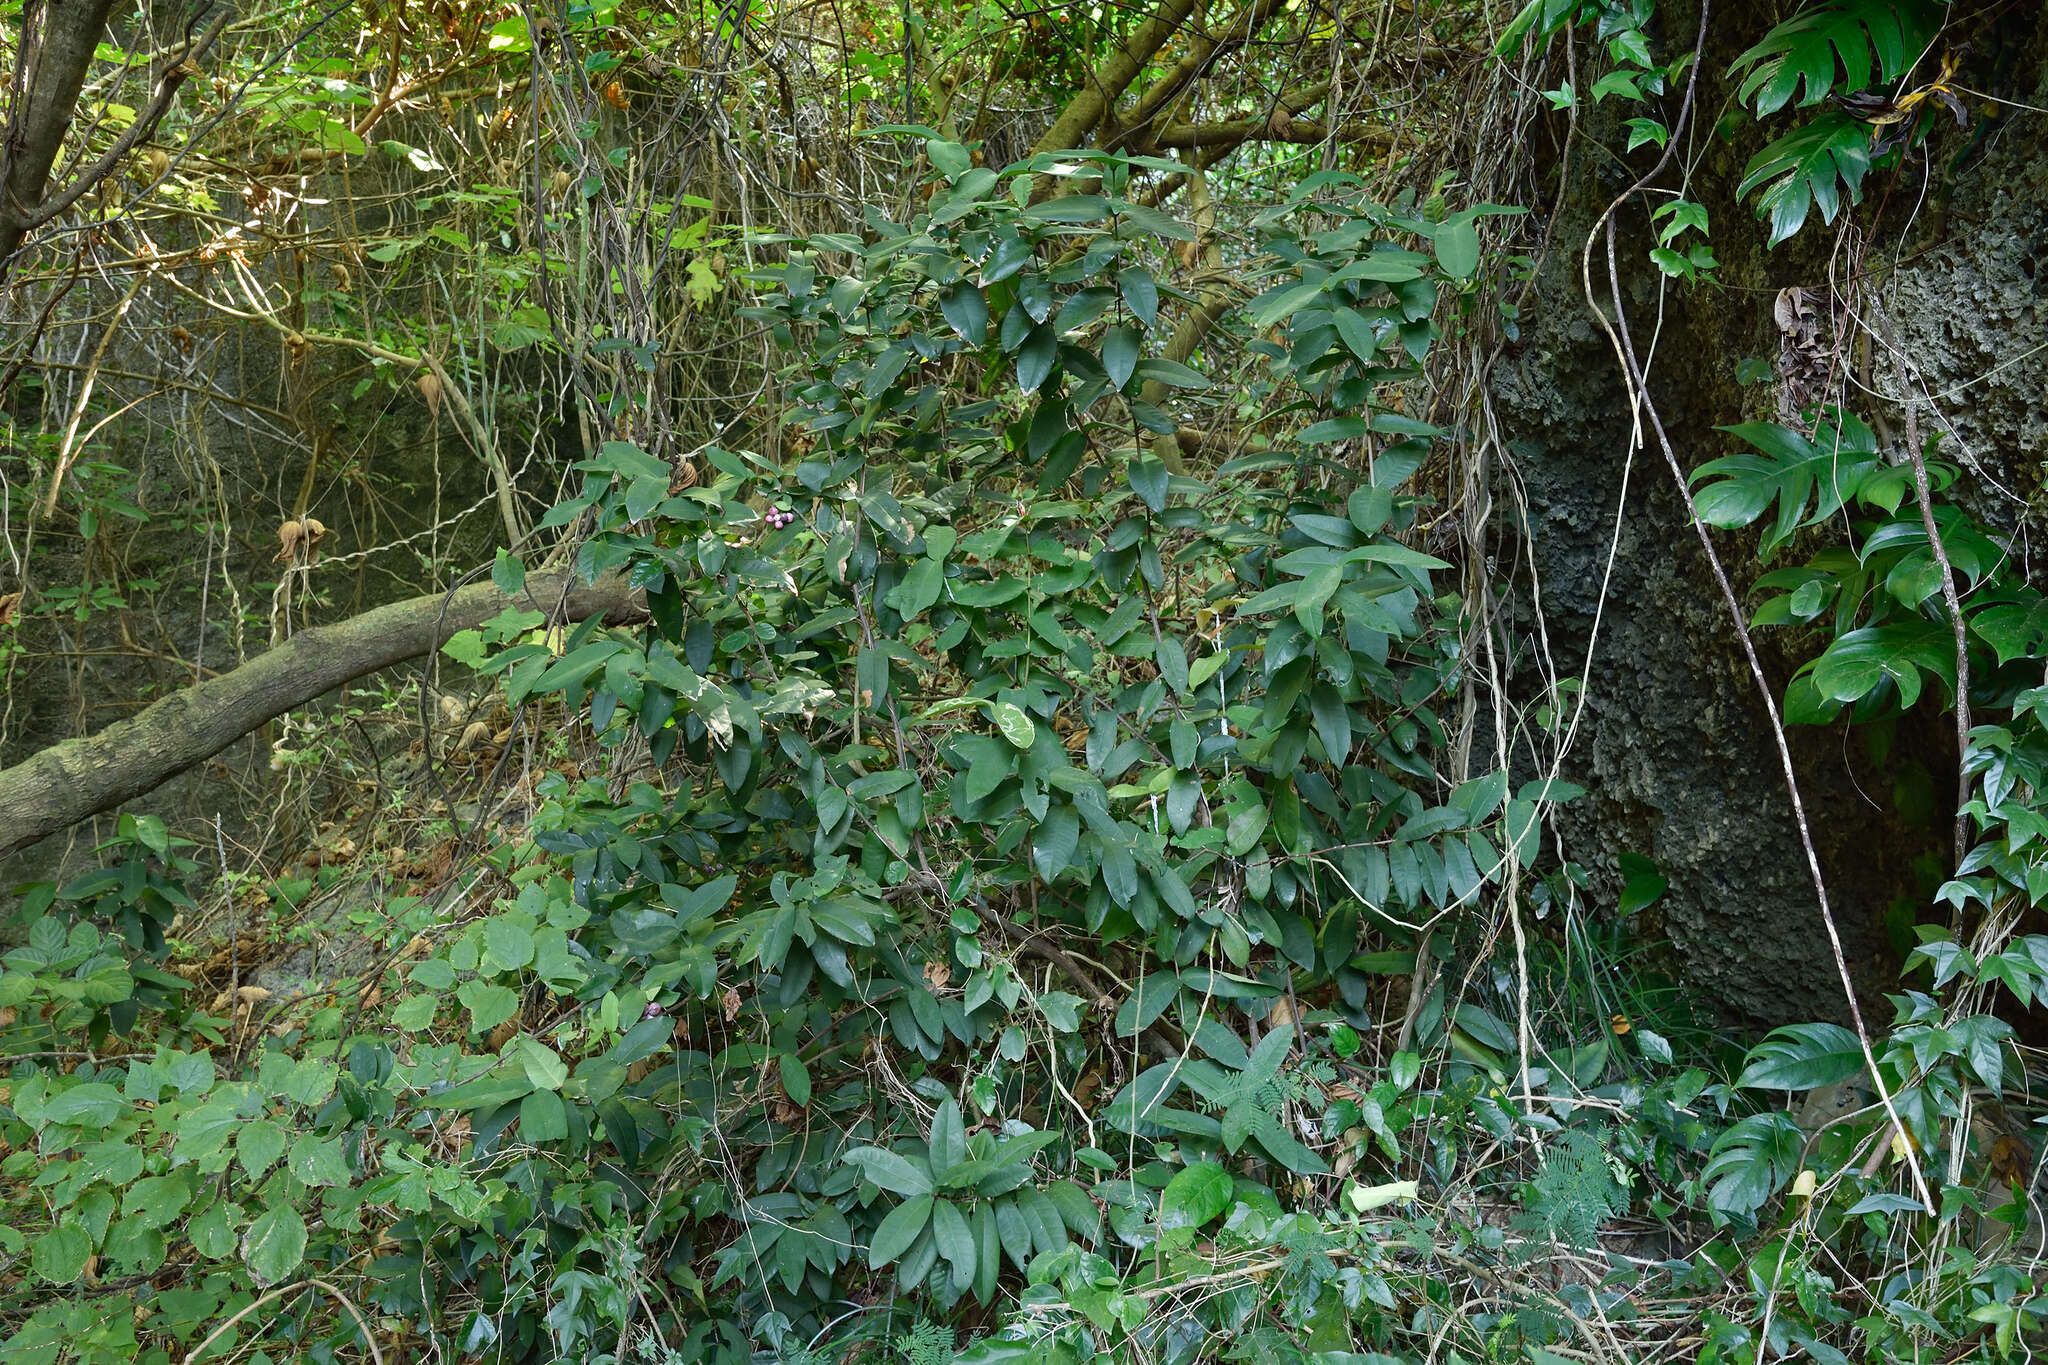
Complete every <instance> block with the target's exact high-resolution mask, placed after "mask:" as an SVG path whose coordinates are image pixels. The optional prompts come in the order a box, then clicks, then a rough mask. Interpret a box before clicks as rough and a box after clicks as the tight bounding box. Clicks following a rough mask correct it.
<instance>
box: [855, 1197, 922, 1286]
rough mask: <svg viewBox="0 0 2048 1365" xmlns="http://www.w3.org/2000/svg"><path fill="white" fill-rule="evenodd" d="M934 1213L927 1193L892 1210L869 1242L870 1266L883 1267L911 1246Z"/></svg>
mask: <svg viewBox="0 0 2048 1365" xmlns="http://www.w3.org/2000/svg"><path fill="white" fill-rule="evenodd" d="M931 1216H932V1197H931V1196H930V1195H928V1194H920V1195H918V1196H917V1197H915V1198H913V1199H906V1200H904V1201H903V1202H902V1203H901V1204H898V1205H897V1206H896V1207H895V1208H893V1209H891V1210H889V1216H888V1217H887V1218H884V1219H883V1220H882V1223H881V1226H879V1227H877V1228H876V1229H875V1235H874V1239H873V1240H872V1241H870V1242H869V1243H868V1265H869V1267H870V1268H871V1269H874V1270H880V1269H881V1268H882V1267H883V1266H885V1265H888V1264H889V1263H890V1262H891V1261H894V1260H895V1259H896V1258H897V1257H899V1256H901V1255H902V1254H903V1253H904V1252H906V1251H908V1250H910V1244H911V1243H912V1242H915V1241H916V1240H917V1235H918V1234H919V1233H920V1232H923V1231H924V1228H925V1224H926V1223H928V1222H930V1221H931Z"/></svg>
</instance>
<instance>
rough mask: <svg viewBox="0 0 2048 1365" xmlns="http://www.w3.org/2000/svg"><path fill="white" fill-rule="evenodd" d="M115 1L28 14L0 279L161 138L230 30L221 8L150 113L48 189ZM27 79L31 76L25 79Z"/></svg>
mask: <svg viewBox="0 0 2048 1365" xmlns="http://www.w3.org/2000/svg"><path fill="white" fill-rule="evenodd" d="M113 10H114V0H43V3H41V4H35V3H33V2H32V3H31V4H30V5H29V6H28V8H27V12H26V13H25V14H24V16H23V19H24V28H23V31H24V34H25V35H26V36H25V38H24V41H23V44H22V46H23V52H22V54H21V56H22V60H21V62H20V63H19V66H20V70H19V71H18V72H17V77H16V84H17V87H18V89H19V93H18V94H17V95H16V97H15V100H14V103H13V107H12V108H11V109H10V110H9V115H8V120H7V129H6V139H5V147H6V152H5V160H4V165H0V274H4V273H5V271H6V270H7V269H8V268H9V267H10V266H11V264H12V262H13V259H14V255H15V253H16V252H17V251H19V250H20V249H21V244H22V243H23V241H25V240H26V239H27V237H28V234H29V233H30V232H31V231H33V230H34V229H36V228H37V227H40V226H41V225H42V224H44V223H47V222H49V221H50V220H51V219H52V218H55V217H56V216H57V215H58V214H60V213H62V212H63V211H64V210H65V209H67V208H69V207H70V206H71V205H72V204H74V203H76V202H77V201H78V199H79V197H80V196H81V195H83V194H84V193H85V192H86V191H87V190H89V189H91V188H92V187H93V186H94V185H96V184H98V183H99V182H100V181H102V180H104V179H106V178H107V177H108V176H109V175H112V174H114V173H115V172H116V171H118V170H119V169H120V166H121V163H122V162H123V161H124V160H125V159H126V157H127V156H128V154H129V153H130V152H132V151H133V150H134V149H135V148H136V147H137V146H138V145H140V144H141V142H142V141H143V140H144V139H145V138H147V137H149V136H150V135H151V134H152V133H154V132H155V131H156V126H157V124H158V123H159V122H161V121H162V119H163V116H164V114H165V112H166V111H168V110H169V109H170V107H171V100H172V99H173V98H174V97H175V96H176V94H177V92H178V88H179V87H180V86H182V85H183V84H184V83H185V81H186V80H187V79H189V78H190V77H191V76H193V75H195V74H197V72H198V70H199V68H198V66H197V64H196V63H197V59H198V58H199V57H201V56H203V55H205V53H206V51H207V49H208V48H210V47H212V46H213V44H214V41H215V40H216V39H218V38H219V37H220V35H221V33H222V32H223V31H224V30H225V29H226V28H227V25H228V21H229V20H230V19H232V18H233V17H234V8H233V7H232V6H230V5H227V4H222V5H220V6H219V7H218V8H217V9H216V11H215V13H214V16H213V18H212V20H211V21H210V22H209V23H208V24H207V26H206V28H205V29H204V31H203V32H202V33H200V34H199V35H198V36H197V38H196V40H195V41H193V42H192V44H191V45H190V46H189V47H188V48H186V49H185V50H184V51H182V52H179V53H177V54H176V55H177V57H178V60H176V61H175V62H172V63H169V64H168V65H166V66H165V68H164V70H163V71H162V72H161V74H160V75H159V76H158V78H157V84H156V88H155V90H154V91H153V92H152V94H151V98H150V102H149V104H148V106H147V107H146V108H144V109H143V111H142V112H141V113H140V114H139V115H138V116H137V117H136V118H135V119H134V120H133V121H132V122H131V123H130V124H129V125H128V127H127V128H125V129H124V130H122V132H121V134H120V136H119V137H117V138H116V139H115V140H114V144H113V146H111V147H109V148H108V149H107V151H106V152H105V153H104V154H103V155H101V156H100V157H99V159H98V160H96V161H95V162H94V163H93V164H92V165H91V166H88V167H86V168H85V169H83V170H82V171H80V172H79V173H78V174H77V175H75V176H73V177H72V178H71V180H70V183H69V184H67V185H65V186H64V187H63V188H62V189H60V190H57V191H55V192H52V191H51V190H50V173H51V171H52V170H53V169H54V168H55V166H56V164H57V153H58V151H59V149H60V148H61V147H62V146H63V143H64V135H65V133H66V132H68V131H69V130H70V127H71V121H72V119H73V117H74V116H75V115H76V113H77V109H78V92H79V91H80V90H82V89H83V88H84V87H85V78H86V75H87V73H88V72H89V71H90V70H91V69H92V61H93V54H94V52H95V51H96V50H97V49H98V47H99V43H100V40H101V39H103V38H105V37H106V34H107V19H108V17H109V16H110V15H111V14H112V13H113ZM24 73H25V74H24Z"/></svg>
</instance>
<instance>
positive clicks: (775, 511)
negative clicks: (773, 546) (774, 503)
mask: <svg viewBox="0 0 2048 1365" xmlns="http://www.w3.org/2000/svg"><path fill="white" fill-rule="evenodd" d="M795 520H796V513H794V512H785V511H783V510H782V509H781V508H780V507H771V508H769V509H768V529H769V530H771V531H780V530H781V529H782V528H783V527H785V526H787V525H789V524H790V523H791V522H793V521H795Z"/></svg>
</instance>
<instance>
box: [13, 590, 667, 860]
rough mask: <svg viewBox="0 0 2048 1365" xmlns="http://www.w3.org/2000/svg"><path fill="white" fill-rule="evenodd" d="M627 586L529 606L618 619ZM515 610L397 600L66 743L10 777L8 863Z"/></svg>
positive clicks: (461, 598) (492, 603)
mask: <svg viewBox="0 0 2048 1365" xmlns="http://www.w3.org/2000/svg"><path fill="white" fill-rule="evenodd" d="M631 595H632V594H631V591H630V590H629V589H628V587H627V586H626V583H625V580H624V579H623V578H618V577H608V578H601V579H599V580H598V581H597V582H596V583H590V584H586V583H583V582H581V581H580V580H577V579H574V578H565V577H560V576H541V575H536V576H534V577H533V578H531V579H529V580H528V581H527V586H526V592H525V594H524V595H523V596H522V598H521V599H520V602H519V605H524V606H528V607H533V608H537V609H540V610H543V611H548V612H549V614H550V615H551V616H552V617H553V618H554V619H555V620H557V621H580V620H584V619H587V618H589V617H592V616H600V615H607V614H610V613H612V612H613V611H615V610H617V609H619V608H621V607H623V606H624V605H626V603H627V602H628V600H629V598H630V597H631ZM511 605H514V603H513V602H512V601H511V600H510V599H507V598H506V597H505V596H504V594H502V593H500V592H499V591H498V590H497V588H495V587H493V586H492V585H491V584H488V583H481V584H477V585H475V586H472V587H467V588H463V589H461V590H460V591H458V592H455V593H453V594H452V595H451V594H442V593H435V594H433V595H431V596H427V597H415V598H412V599H411V600H409V601H404V602H394V603H391V604H390V605H389V606H383V607H378V608H376V609H375V610H372V611H367V612H364V613H363V614H362V615H360V616H357V617H353V618H351V619H350V620H347V621H343V622H340V623H339V624H336V625H332V626H316V627H314V628H312V629H310V630H305V631H301V632H300V633H299V634H297V635H295V636H293V637H292V638H291V639H290V640H289V641H287V642H286V643H285V644H283V645H280V646H278V647H277V648H276V649H273V650H271V651H270V652H269V653H267V654H263V655H260V656H258V657H257V658H255V659H252V660H251V661H250V662H248V663H246V664H244V665H242V666H241V667H240V668H237V669H235V670H234V671H233V672H230V673H224V674H222V675H220V676H219V677H217V678H210V679H208V680H207V681H205V682H203V683H200V684H198V685H196V686H194V687H189V688H186V689H185V690H184V691H182V692H177V693H174V694H172V695H171V696H168V697H165V698H164V699H163V700H161V701H159V702H157V703H155V704H154V705H152V706H150V707H148V708H147V709H145V710H143V711H142V712H141V713H140V714H138V715H136V716H133V717H131V718H129V719H127V720H123V721H117V722H116V723H114V724H113V725H110V726H108V727H107V728H106V729H104V730H101V731H100V732H99V733H98V734H95V735H90V736H87V737H85V738H82V739H71V740H66V741H64V742H63V743H61V744H55V745H52V746H51V747H49V748H47V749H44V750H43V751H42V752H40V753H38V754H36V755H34V756H33V757H31V758H29V759H27V760H25V761H24V762H22V763H19V764H17V765H15V766H14V767H12V768H7V769H4V770H0V812H4V813H5V818H4V820H0V857H5V856H6V855H8V854H10V853H13V852H15V851H16V850H18V849H22V848H26V847H28V846H29V845H30V844H32V843H35V842H36V841H37V840H39V839H42V838H44V837H45V836H47V835H51V834H55V833H57V832H58V831H60V830H63V829H66V828H68V827H70V826H71V825H74V824H76V823H78V822H79V821H81V820H84V819H86V818H88V817H90V816H93V815H97V814H99V813H101V812H102V811H107V810H112V809H113V808H114V807H116V806H118V805H120V804H121V803H122V802H124V801H130V800H133V799H135V798H136V797H138V796H143V795H145V794H147V793H148V792H150V791H152V790H154V789H155V788H156V787H158V786H159V785H161V784H162V783H164V782H165V781H167V780H169V779H170V778H172V777H175V776H177V775H178V774H179V773H181V772H184V771H185V770H186V769H188V768H190V767H192V766H193V765H195V764H198V763H202V762H204V761H205V760H207V759H209V758H211V757H213V755H215V754H217V753H219V752H220V751H221V750H223V749H225V748H227V747H228V746H229V745H230V744H233V743H234V742H235V741H236V740H238V739H240V738H242V737H243V736H244V735H246V734H249V733H250V732H251V731H253V730H255V729H256V728H257V727H259V726H261V725H263V724H264V723H265V722H267V721H270V720H273V719H275V718H276V717H278V716H280V715H283V714H284V713H285V712H286V711H290V710H292V709H293V708H295V707H299V706H304V705H305V704H307V703H308V702H310V701H312V700H313V699H314V698H316V697H319V696H320V695H322V694H323V693H325V692H328V691H330V690H331V689H333V688H336V687H339V686H341V685H342V684H344V683H347V682H351V681H353V680H355V679H357V678H360V677H363V676H365V675H367V674H370V673H374V672H376V671H377V670H378V669H380V668H388V667H390V666H391V665H393V664H396V663H402V662H404V661H405V660H407V659H413V658H418V657H419V656H421V655H423V654H429V653H432V652H433V651H434V650H435V649H437V648H439V647H440V645H441V643H442V642H443V641H445V640H446V639H447V638H448V637H449V636H451V635H453V634H454V633H455V632H457V631H459V630H467V629H470V628H472V627H474V626H476V625H478V624H479V623H481V622H483V621H486V620H488V619H490V618H491V617H492V616H495V615H497V614H498V613H499V612H501V611H503V610H505V608H506V607H508V606H511Z"/></svg>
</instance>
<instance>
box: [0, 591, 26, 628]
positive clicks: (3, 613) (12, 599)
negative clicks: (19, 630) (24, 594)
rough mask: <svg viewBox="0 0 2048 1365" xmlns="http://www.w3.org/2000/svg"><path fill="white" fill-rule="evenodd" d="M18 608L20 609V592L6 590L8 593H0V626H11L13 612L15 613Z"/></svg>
mask: <svg viewBox="0 0 2048 1365" xmlns="http://www.w3.org/2000/svg"><path fill="white" fill-rule="evenodd" d="M20 609H21V594H20V593H18V592H8V593H0V626H11V625H13V624H14V613H15V612H17V611H19V610H20Z"/></svg>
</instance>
